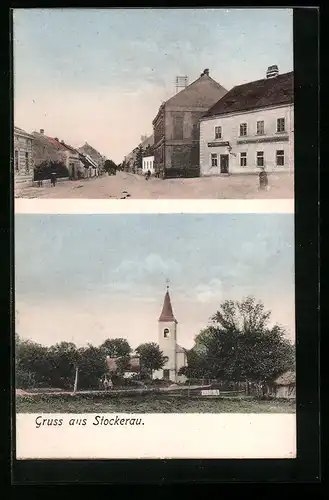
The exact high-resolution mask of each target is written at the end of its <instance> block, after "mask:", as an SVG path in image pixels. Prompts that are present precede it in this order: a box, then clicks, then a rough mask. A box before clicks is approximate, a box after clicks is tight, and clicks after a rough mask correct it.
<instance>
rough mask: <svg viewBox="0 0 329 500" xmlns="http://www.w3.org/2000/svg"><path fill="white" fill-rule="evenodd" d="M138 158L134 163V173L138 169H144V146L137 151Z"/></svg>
mask: <svg viewBox="0 0 329 500" xmlns="http://www.w3.org/2000/svg"><path fill="white" fill-rule="evenodd" d="M134 151H135V153H136V156H135V161H134V172H136V171H137V170H138V169H140V168H143V154H144V150H143V147H142V145H141V144H140V145H139V146H138V147H137V148H136V149H135V150H134Z"/></svg>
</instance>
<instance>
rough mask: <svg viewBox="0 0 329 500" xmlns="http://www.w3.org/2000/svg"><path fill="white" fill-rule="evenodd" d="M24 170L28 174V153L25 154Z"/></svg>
mask: <svg viewBox="0 0 329 500" xmlns="http://www.w3.org/2000/svg"><path fill="white" fill-rule="evenodd" d="M25 170H26V172H29V170H30V161H29V153H28V152H26V153H25Z"/></svg>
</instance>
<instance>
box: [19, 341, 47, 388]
mask: <svg viewBox="0 0 329 500" xmlns="http://www.w3.org/2000/svg"><path fill="white" fill-rule="evenodd" d="M15 351H16V352H15V361H16V386H17V387H21V388H28V387H35V386H49V385H51V364H50V359H49V356H48V348H47V347H45V346H42V345H40V344H37V343H36V342H32V341H31V340H20V339H19V338H17V339H16V350H15Z"/></svg>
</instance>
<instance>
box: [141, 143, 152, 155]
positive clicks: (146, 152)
mask: <svg viewBox="0 0 329 500" xmlns="http://www.w3.org/2000/svg"><path fill="white" fill-rule="evenodd" d="M143 156H154V147H153V146H151V145H150V144H148V145H147V146H146V148H145V149H144V151H143Z"/></svg>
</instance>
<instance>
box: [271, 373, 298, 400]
mask: <svg viewBox="0 0 329 500" xmlns="http://www.w3.org/2000/svg"><path fill="white" fill-rule="evenodd" d="M274 383H275V395H276V397H277V398H285V399H294V398H295V397H296V374H295V372H293V371H288V372H285V373H284V374H283V375H281V376H280V377H279V378H277V379H276V380H275V382H274Z"/></svg>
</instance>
